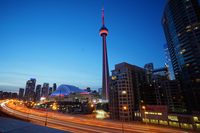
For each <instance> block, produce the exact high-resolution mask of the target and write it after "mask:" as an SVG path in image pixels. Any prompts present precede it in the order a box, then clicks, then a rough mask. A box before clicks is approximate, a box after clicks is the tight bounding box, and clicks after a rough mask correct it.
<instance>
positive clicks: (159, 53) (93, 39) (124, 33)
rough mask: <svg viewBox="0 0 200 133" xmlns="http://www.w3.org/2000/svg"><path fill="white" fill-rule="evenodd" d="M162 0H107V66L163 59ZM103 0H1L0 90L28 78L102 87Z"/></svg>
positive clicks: (20, 84) (160, 62) (22, 83)
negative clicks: (100, 32)
mask: <svg viewBox="0 0 200 133" xmlns="http://www.w3.org/2000/svg"><path fill="white" fill-rule="evenodd" d="M165 2H166V1H165V0H105V1H104V5H105V6H104V8H105V24H106V27H107V28H108V29H109V35H108V36H107V47H108V60H109V68H110V70H113V69H114V66H115V64H118V63H121V62H127V63H130V64H134V65H137V66H140V67H143V66H144V64H146V63H149V62H153V63H154V66H155V67H162V66H164V63H165V54H164V49H163V45H164V44H165V43H166V40H165V36H164V33H163V29H162V25H161V18H162V14H163V10H164V6H165ZM101 9H102V0H0V50H1V51H0V90H4V91H6V90H7V91H17V90H18V89H19V87H22V88H24V87H25V83H26V81H27V80H28V79H30V78H36V79H37V84H43V83H44V82H48V83H50V86H52V84H53V83H54V82H55V83H57V84H58V85H60V84H71V85H75V86H78V87H80V88H85V87H87V86H89V87H91V88H92V89H97V88H100V87H101V82H102V81H101V79H102V39H101V37H100V35H99V29H100V27H101Z"/></svg>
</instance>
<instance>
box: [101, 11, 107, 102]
mask: <svg viewBox="0 0 200 133" xmlns="http://www.w3.org/2000/svg"><path fill="white" fill-rule="evenodd" d="M99 34H100V35H101V37H102V42H103V73H102V99H103V100H106V101H108V90H109V68H108V55H107V46H106V36H107V35H108V29H107V28H106V27H105V22H104V8H102V27H101V29H100V30H99Z"/></svg>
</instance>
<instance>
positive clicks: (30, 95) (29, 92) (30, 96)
mask: <svg viewBox="0 0 200 133" xmlns="http://www.w3.org/2000/svg"><path fill="white" fill-rule="evenodd" d="M35 84H36V79H33V78H32V79H30V80H28V81H27V82H26V90H25V99H26V100H27V101H33V100H34V95H35V92H34V91H35Z"/></svg>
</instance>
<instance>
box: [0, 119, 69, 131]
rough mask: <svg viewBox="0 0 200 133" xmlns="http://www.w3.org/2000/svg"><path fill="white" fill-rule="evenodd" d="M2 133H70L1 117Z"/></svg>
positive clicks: (0, 126) (0, 127) (0, 128)
mask: <svg viewBox="0 0 200 133" xmlns="http://www.w3.org/2000/svg"><path fill="white" fill-rule="evenodd" d="M0 133H70V132H66V131H61V130H57V129H52V128H49V127H44V126H39V125H34V124H32V123H28V122H24V121H20V120H15V119H10V118H4V117H0Z"/></svg>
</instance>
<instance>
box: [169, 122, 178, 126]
mask: <svg viewBox="0 0 200 133" xmlns="http://www.w3.org/2000/svg"><path fill="white" fill-rule="evenodd" d="M169 125H170V126H173V127H179V123H178V122H172V121H170V122H169Z"/></svg>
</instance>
